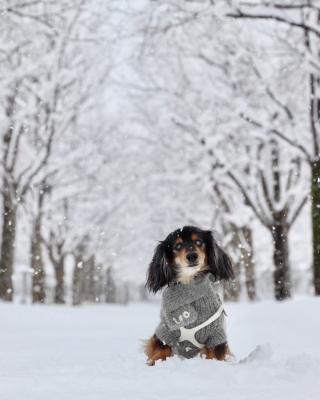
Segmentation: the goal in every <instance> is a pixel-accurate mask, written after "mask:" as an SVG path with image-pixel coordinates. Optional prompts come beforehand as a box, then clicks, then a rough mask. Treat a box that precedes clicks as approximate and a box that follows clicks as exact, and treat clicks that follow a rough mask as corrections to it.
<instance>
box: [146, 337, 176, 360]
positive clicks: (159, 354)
mask: <svg viewBox="0 0 320 400" xmlns="http://www.w3.org/2000/svg"><path fill="white" fill-rule="evenodd" d="M144 352H145V354H146V355H147V357H148V359H147V364H148V365H150V366H151V365H154V364H155V362H156V361H157V360H162V361H164V360H165V359H166V358H167V357H171V356H172V355H173V352H172V349H171V347H170V346H168V345H165V344H163V343H162V342H161V340H159V339H158V338H157V336H156V335H153V336H152V337H151V338H150V339H148V340H147V341H146V343H145V345H144Z"/></svg>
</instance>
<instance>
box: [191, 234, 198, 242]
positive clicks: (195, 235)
mask: <svg viewBox="0 0 320 400" xmlns="http://www.w3.org/2000/svg"><path fill="white" fill-rule="evenodd" d="M191 239H192V240H193V241H195V240H199V236H198V235H197V234H196V233H193V234H192V235H191Z"/></svg>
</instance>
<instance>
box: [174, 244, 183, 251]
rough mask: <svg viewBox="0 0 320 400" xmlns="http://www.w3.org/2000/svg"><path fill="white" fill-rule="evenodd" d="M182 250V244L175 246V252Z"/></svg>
mask: <svg viewBox="0 0 320 400" xmlns="http://www.w3.org/2000/svg"><path fill="white" fill-rule="evenodd" d="M181 249H182V243H177V244H176V245H175V246H174V250H177V251H179V250H181Z"/></svg>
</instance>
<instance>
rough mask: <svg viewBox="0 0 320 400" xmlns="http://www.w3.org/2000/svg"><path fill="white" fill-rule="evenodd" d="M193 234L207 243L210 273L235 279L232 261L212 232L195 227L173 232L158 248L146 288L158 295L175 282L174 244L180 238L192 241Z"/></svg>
mask: <svg viewBox="0 0 320 400" xmlns="http://www.w3.org/2000/svg"><path fill="white" fill-rule="evenodd" d="M193 233H196V234H197V235H198V236H199V237H200V238H202V240H203V241H204V243H205V247H206V254H207V260H208V272H211V273H212V274H213V275H214V276H215V277H216V279H223V280H228V279H233V278H234V274H233V270H232V263H231V260H230V258H229V257H228V255H227V254H226V253H225V252H224V250H222V249H221V247H219V246H218V244H217V243H216V241H215V240H214V238H213V235H212V232H211V231H204V230H202V229H200V228H197V227H194V226H184V227H183V228H182V229H177V230H176V231H174V232H171V233H170V234H169V235H168V236H167V237H166V239H165V240H164V241H163V242H160V243H159V244H158V246H157V247H156V249H155V252H154V255H153V258H152V260H151V263H150V265H149V270H148V273H147V283H146V287H147V288H148V289H149V290H150V291H152V292H154V293H156V292H158V291H159V290H160V289H161V288H163V287H164V286H166V285H168V284H169V283H170V282H173V281H174V280H175V278H176V271H175V265H174V262H173V259H174V257H173V246H174V243H175V241H176V239H177V238H178V237H181V238H182V239H183V241H188V240H190V239H191V236H192V234H193Z"/></svg>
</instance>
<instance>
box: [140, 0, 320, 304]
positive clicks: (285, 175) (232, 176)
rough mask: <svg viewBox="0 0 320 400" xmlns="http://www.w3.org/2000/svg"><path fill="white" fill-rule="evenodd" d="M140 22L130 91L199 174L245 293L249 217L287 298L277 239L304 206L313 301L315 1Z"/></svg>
mask: <svg viewBox="0 0 320 400" xmlns="http://www.w3.org/2000/svg"><path fill="white" fill-rule="evenodd" d="M148 15H149V18H147V19H146V21H145V22H146V25H145V30H146V32H147V35H146V37H145V40H144V54H143V56H144V60H143V66H144V76H145V79H144V83H143V84H142V85H141V87H140V91H141V96H144V95H145V94H146V93H148V96H149V97H151V101H150V107H149V109H148V113H150V114H153V113H154V112H156V113H157V114H158V115H159V114H160V115H161V116H160V118H159V117H158V118H159V119H161V124H162V126H160V127H159V129H162V133H163V132H165V131H166V132H170V133H169V140H168V141H167V142H166V146H170V145H171V147H172V151H173V152H175V151H176V147H175V146H176V144H172V143H173V142H174V141H176V140H177V141H178V142H179V143H180V150H181V152H184V153H185V155H186V156H187V157H188V158H189V163H190V165H191V168H190V170H189V171H190V173H194V174H195V175H196V174H197V173H198V174H199V170H201V171H202V175H203V176H205V177H206V178H203V176H202V178H201V179H202V180H203V184H204V185H206V187H207V188H208V191H209V194H210V196H211V197H212V200H213V205H212V207H213V209H214V213H215V215H216V217H215V219H214V227H215V228H216V229H217V230H218V231H219V233H220V235H221V237H223V238H224V242H225V243H224V244H225V246H227V247H229V248H230V250H229V251H231V252H233V255H234V259H235V260H238V262H236V269H237V270H239V271H240V269H241V264H243V267H244V268H243V269H244V273H245V279H246V286H247V292H248V296H249V298H251V299H254V298H256V289H255V273H254V271H255V268H254V258H253V254H254V250H253V240H252V238H253V236H254V232H253V230H252V226H253V224H254V223H255V221H258V222H259V223H260V224H261V225H262V226H264V227H265V228H266V229H267V230H268V231H269V233H270V239H271V243H272V247H273V264H274V273H273V277H274V295H275V298H276V299H277V300H282V299H286V298H288V297H290V296H291V287H292V277H291V276H290V257H289V232H290V230H291V228H292V226H293V225H294V223H295V222H296V220H297V218H298V216H299V215H300V213H301V211H302V210H303V208H304V206H305V205H306V204H307V203H308V200H310V202H311V207H310V209H311V221H312V223H311V226H312V232H313V236H312V237H313V246H312V247H313V261H312V265H313V286H314V292H315V294H317V295H319V294H320V287H319V259H320V235H319V232H320V231H319V230H320V223H319V221H320V220H319V215H320V199H319V194H320V185H319V182H320V177H319V165H320V164H319V162H320V161H319V160H320V153H319V144H320V130H319V129H320V127H319V105H320V102H319V98H318V91H319V90H318V81H319V30H318V27H317V23H318V21H319V16H320V13H319V7H318V5H317V4H316V2H313V1H307V2H303V1H297V2H295V4H294V5H293V4H291V2H290V4H289V2H288V4H281V5H280V4H279V3H278V2H272V1H271V2H270V1H268V2H264V1H258V0H257V1H256V2H250V3H247V2H242V1H238V2H236V1H234V2H226V3H225V4H224V5H222V4H218V3H217V4H215V2H211V1H195V2H189V1H183V2H179V3H176V2H174V1H159V2H157V5H154V4H150V9H149V14H148ZM262 20H267V22H262ZM139 67H140V65H139ZM150 94H151V95H150ZM159 104H161V106H162V107H161V108H160V107H159V106H158V105H159ZM154 110H156V111H154ZM149 119H150V118H149ZM172 132H175V135H173V134H172ZM194 160H196V161H194ZM204 160H205V161H204ZM194 164H196V165H194ZM192 165H193V166H194V169H192ZM176 168H177V170H178V168H179V167H176ZM170 173H171V171H170ZM308 182H309V183H308ZM217 217H218V218H217ZM238 286H239V283H238V284H236V285H235V286H234V287H233V288H231V292H232V291H233V293H234V294H233V295H232V293H231V296H233V297H234V296H236V297H237V293H238V292H239V290H238V288H237V287H238Z"/></svg>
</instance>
